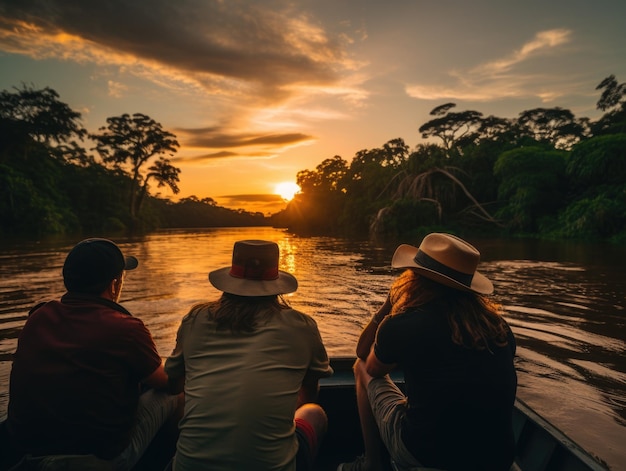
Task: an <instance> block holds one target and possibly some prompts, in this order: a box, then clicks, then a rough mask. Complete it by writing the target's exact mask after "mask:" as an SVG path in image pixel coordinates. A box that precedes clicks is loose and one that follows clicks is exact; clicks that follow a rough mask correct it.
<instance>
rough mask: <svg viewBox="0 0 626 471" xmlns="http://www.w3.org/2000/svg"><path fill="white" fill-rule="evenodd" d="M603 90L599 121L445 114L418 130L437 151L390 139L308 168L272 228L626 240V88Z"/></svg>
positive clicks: (440, 111)
mask: <svg viewBox="0 0 626 471" xmlns="http://www.w3.org/2000/svg"><path fill="white" fill-rule="evenodd" d="M596 89H597V90H602V93H601V96H600V99H599V100H598V103H597V108H598V109H599V110H601V111H603V112H604V114H603V116H602V117H601V118H600V119H598V120H597V121H595V122H591V121H590V120H589V119H588V118H576V117H575V116H574V114H573V113H572V112H571V111H570V110H566V109H563V108H559V107H555V108H536V109H532V110H527V111H523V112H521V113H520V114H519V116H518V117H517V118H516V119H504V118H499V117H496V116H488V117H484V116H483V114H482V113H480V112H478V111H473V110H469V111H462V112H456V111H453V110H454V108H455V107H456V105H455V104H454V103H446V104H443V105H440V106H437V107H436V108H434V109H433V110H432V111H431V115H432V116H433V118H432V119H431V120H430V121H428V122H426V123H424V124H423V125H422V126H420V127H419V132H420V133H421V136H422V137H423V138H424V139H429V140H430V141H433V142H435V143H429V144H420V145H418V146H417V147H416V148H415V149H414V150H412V151H409V149H408V147H407V146H406V145H405V144H404V141H403V140H402V139H394V140H391V141H389V142H387V143H386V144H384V145H383V146H382V147H381V148H378V149H369V150H362V151H359V152H357V154H356V155H355V156H354V158H353V159H352V161H351V162H348V161H346V160H343V159H342V158H341V157H340V156H335V157H333V158H332V159H327V160H324V161H323V162H322V163H321V164H320V165H318V166H317V167H316V168H315V170H303V171H301V172H299V173H298V175H297V182H298V184H299V185H300V187H301V189H302V191H301V192H300V193H299V194H297V195H296V197H295V198H294V200H293V201H292V202H291V203H290V204H289V205H288V207H287V208H286V209H285V210H284V211H282V212H281V213H279V214H276V215H274V217H273V222H274V224H276V225H283V226H287V227H290V228H291V229H292V230H294V231H296V232H307V233H328V232H329V231H333V232H343V233H358V234H369V235H371V236H407V235H411V234H413V235H419V234H424V233H427V232H430V231H432V230H440V229H443V230H448V231H454V232H457V233H468V232H472V233H490V234H497V235H527V236H533V237H551V238H570V239H593V240H598V239H604V240H612V241H615V242H617V241H626V84H620V83H618V82H617V80H616V79H615V77H614V76H610V77H607V78H606V79H604V80H603V81H602V82H601V83H600V84H599V85H598V87H597V88H596ZM436 142H439V143H438V144H437V143H436Z"/></svg>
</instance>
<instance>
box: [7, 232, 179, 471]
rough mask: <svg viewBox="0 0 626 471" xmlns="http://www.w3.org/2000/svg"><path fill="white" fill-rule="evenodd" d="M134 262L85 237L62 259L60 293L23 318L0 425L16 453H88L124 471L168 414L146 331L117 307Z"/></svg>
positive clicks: (161, 374)
mask: <svg viewBox="0 0 626 471" xmlns="http://www.w3.org/2000/svg"><path fill="white" fill-rule="evenodd" d="M137 265H138V261H137V259H136V258H135V257H132V256H128V257H124V255H123V254H122V252H121V250H120V249H119V247H118V246H117V245H115V244H114V243H113V242H111V241H110V240H106V239H86V240H84V241H82V242H80V243H79V244H78V245H76V246H75V247H74V248H73V249H72V250H71V251H70V253H69V254H68V256H67V258H66V260H65V264H64V266H63V280H64V283H65V287H66V288H67V293H66V294H65V295H63V296H62V297H61V299H60V300H59V301H50V302H47V303H42V304H40V305H38V306H36V307H35V308H33V309H32V310H31V312H30V313H29V317H28V320H27V321H26V324H25V325H24V328H23V330H22V332H21V334H20V336H19V339H18V346H17V351H16V352H15V354H14V357H13V367H12V370H11V380H10V388H9V407H8V418H7V422H6V429H7V432H8V434H9V438H10V442H11V444H12V446H13V448H14V449H16V450H18V454H20V455H29V456H36V457H39V456H41V457H45V456H47V457H50V456H57V458H54V459H58V455H94V456H95V457H97V459H98V460H101V461H102V464H103V465H105V466H107V465H110V467H111V468H113V469H130V468H131V467H132V466H133V465H134V464H135V463H136V462H137V461H138V460H139V458H140V457H141V455H142V454H143V452H144V451H145V449H146V448H147V446H148V445H149V443H150V441H151V440H152V438H153V437H154V435H155V434H156V432H157V431H158V429H159V428H160V427H161V426H162V425H163V423H164V422H165V421H166V420H167V419H168V417H169V416H171V415H172V414H173V412H174V411H175V410H176V407H177V402H178V401H177V396H173V395H169V394H168V393H167V392H165V391H166V389H167V385H168V378H167V375H166V374H165V371H164V369H163V365H162V360H161V357H160V356H159V354H158V353H157V349H156V346H155V344H154V341H153V339H152V336H151V334H150V332H149V331H148V329H147V328H146V327H145V325H144V324H143V322H142V321H141V320H140V319H138V318H136V317H133V316H132V315H131V314H130V312H128V311H127V310H126V309H125V308H124V307H122V306H121V305H120V304H118V301H119V299H120V293H121V291H122V286H123V284H124V278H125V275H126V271H127V270H133V269H135V268H136V267H137ZM145 389H147V392H145V393H143V394H140V393H141V391H142V390H145Z"/></svg>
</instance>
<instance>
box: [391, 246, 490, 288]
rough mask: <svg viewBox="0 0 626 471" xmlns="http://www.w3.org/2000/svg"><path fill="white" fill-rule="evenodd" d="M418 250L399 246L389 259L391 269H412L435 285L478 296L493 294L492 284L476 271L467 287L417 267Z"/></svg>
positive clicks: (447, 277) (444, 276)
mask: <svg viewBox="0 0 626 471" xmlns="http://www.w3.org/2000/svg"><path fill="white" fill-rule="evenodd" d="M418 250H419V249H418V248H417V247H413V246H412V245H408V244H402V245H400V246H399V247H398V248H397V249H396V251H395V253H394V254H393V258H392V259H391V266H392V267H393V268H412V269H414V270H416V271H417V272H419V273H420V274H421V275H422V276H425V277H426V278H429V279H431V280H433V281H436V282H437V283H441V284H442V285H446V286H450V287H451V288H456V289H458V290H461V291H472V292H474V293H478V294H491V293H493V283H492V282H491V281H489V279H488V278H487V277H485V276H484V275H483V274H482V273H479V272H478V271H475V272H474V276H473V278H472V284H471V286H469V287H468V286H467V285H464V284H462V283H459V282H458V281H456V280H455V279H453V278H450V277H449V276H446V275H443V274H441V273H439V272H437V271H435V270H431V269H429V268H425V267H423V266H421V265H418V264H417V262H416V261H415V256H416V255H417V252H418Z"/></svg>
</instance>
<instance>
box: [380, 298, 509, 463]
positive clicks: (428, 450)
mask: <svg viewBox="0 0 626 471" xmlns="http://www.w3.org/2000/svg"><path fill="white" fill-rule="evenodd" d="M507 327H508V326H507ZM375 353H376V356H377V357H378V359H379V360H380V361H382V362H383V363H388V364H389V363H397V364H398V365H399V366H400V368H401V369H402V370H403V371H404V376H405V382H406V394H407V397H408V410H407V414H406V416H405V418H404V421H403V428H402V440H403V442H404V444H405V445H406V447H407V449H408V450H409V451H411V453H412V454H413V455H414V456H415V457H416V458H417V459H418V460H419V461H420V463H421V464H422V465H423V466H429V467H437V468H442V469H446V470H448V471H454V470H461V469H462V470H465V471H469V470H480V471H490V470H493V471H497V470H508V469H509V467H510V465H511V463H512V462H513V457H514V448H515V445H514V438H513V429H512V411H513V406H514V402H515V393H516V388H517V376H516V373H515V368H514V365H513V357H514V355H515V339H514V337H513V334H512V332H511V331H510V328H509V344H508V345H507V346H506V347H497V346H495V345H490V346H489V349H488V350H487V349H485V350H482V351H479V350H473V349H469V348H465V347H462V346H459V345H456V344H455V343H453V342H452V334H451V328H450V326H449V324H448V321H447V316H446V315H445V313H444V312H440V309H439V308H437V307H436V306H435V305H432V304H431V305H426V306H423V307H421V308H420V309H413V310H409V311H407V312H406V313H403V314H399V315H395V316H390V317H387V318H385V320H384V321H383V322H382V323H381V325H380V327H379V330H378V333H377V337H376V344H375Z"/></svg>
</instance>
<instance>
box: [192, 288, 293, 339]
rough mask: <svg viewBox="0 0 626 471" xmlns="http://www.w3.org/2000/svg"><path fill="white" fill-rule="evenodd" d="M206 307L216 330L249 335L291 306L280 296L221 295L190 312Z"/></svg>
mask: <svg viewBox="0 0 626 471" xmlns="http://www.w3.org/2000/svg"><path fill="white" fill-rule="evenodd" d="M203 307H207V308H208V311H209V317H210V318H212V319H213V320H214V321H215V322H216V323H217V329H218V330H230V331H231V332H233V333H251V332H254V331H255V330H256V329H257V327H258V325H259V324H260V323H262V322H266V321H267V320H268V319H269V318H270V317H271V316H272V315H273V314H275V313H277V312H280V311H281V310H283V309H289V308H290V307H291V306H289V304H288V303H287V301H285V299H284V298H283V297H282V296H281V295H273V296H237V295H236V294H230V293H222V296H220V297H219V298H218V299H217V300H215V301H213V302H210V303H203V304H199V305H197V306H194V307H193V308H192V310H196V309H199V308H203Z"/></svg>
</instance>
